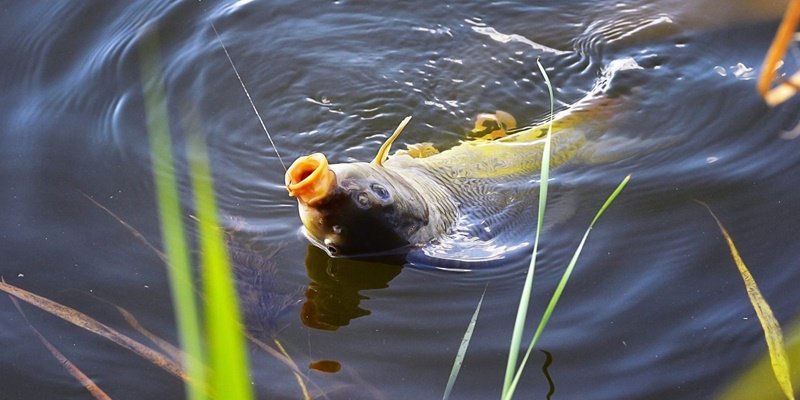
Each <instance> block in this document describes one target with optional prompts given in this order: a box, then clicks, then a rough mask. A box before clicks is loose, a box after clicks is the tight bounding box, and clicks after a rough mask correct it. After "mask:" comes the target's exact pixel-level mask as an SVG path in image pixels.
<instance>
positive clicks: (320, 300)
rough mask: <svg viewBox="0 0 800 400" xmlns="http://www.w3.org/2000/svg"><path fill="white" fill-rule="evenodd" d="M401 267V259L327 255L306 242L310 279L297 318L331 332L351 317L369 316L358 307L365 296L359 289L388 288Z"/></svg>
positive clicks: (313, 326)
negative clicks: (366, 258) (369, 259)
mask: <svg viewBox="0 0 800 400" xmlns="http://www.w3.org/2000/svg"><path fill="white" fill-rule="evenodd" d="M391 261H394V263H392V262H391ZM398 261H400V262H399V263H398ZM401 270H402V259H400V260H379V261H375V260H373V261H363V260H356V259H349V258H331V257H329V256H328V255H327V254H325V252H324V251H322V250H321V249H319V248H317V247H316V246H312V245H309V246H308V254H307V255H306V273H307V274H308V278H309V279H310V280H311V281H310V282H309V284H308V288H307V289H306V300H305V302H304V303H303V308H302V310H301V311H300V319H301V320H302V321H303V324H305V325H306V326H309V327H311V328H316V329H324V330H331V331H333V330H337V329H339V327H342V326H345V325H348V324H349V323H350V321H351V320H352V319H355V318H359V317H363V316H365V315H369V314H370V311H369V310H366V309H364V308H362V307H361V300H365V299H368V298H369V297H367V296H366V295H363V294H361V293H360V291H362V290H368V289H383V288H385V287H388V286H389V281H391V280H392V279H393V278H394V277H395V276H397V274H399V273H400V271H401Z"/></svg>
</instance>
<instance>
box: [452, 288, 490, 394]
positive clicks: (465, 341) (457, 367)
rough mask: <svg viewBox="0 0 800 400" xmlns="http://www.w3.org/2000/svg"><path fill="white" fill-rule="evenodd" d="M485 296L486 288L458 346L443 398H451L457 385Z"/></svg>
mask: <svg viewBox="0 0 800 400" xmlns="http://www.w3.org/2000/svg"><path fill="white" fill-rule="evenodd" d="M484 296H486V288H484V289H483V294H481V299H480V300H478V305H477V306H476V307H475V312H473V313H472V319H470V321H469V325H467V331H466V332H464V337H463V338H462V339H461V345H460V346H459V347H458V353H457V354H456V359H455V361H453V368H452V369H451V370H450V378H448V379H447V387H446V388H445V389H444V395H443V396H442V400H447V399H449V398H450V392H452V391H453V385H455V383H456V378H457V377H458V373H459V371H461V364H463V362H464V355H465V354H466V353H467V348H469V342H470V340H471V339H472V332H473V330H474V329H475V323H476V322H478V314H480V312H481V305H482V304H483V297H484Z"/></svg>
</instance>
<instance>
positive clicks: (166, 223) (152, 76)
mask: <svg viewBox="0 0 800 400" xmlns="http://www.w3.org/2000/svg"><path fill="white" fill-rule="evenodd" d="M142 36H143V40H142V42H141V47H140V56H141V68H142V82H143V86H144V103H145V111H146V119H147V131H148V134H149V140H150V152H151V157H152V163H153V175H154V180H155V186H156V199H157V203H158V215H159V221H160V224H161V232H162V236H163V240H164V249H165V253H166V255H167V259H168V263H167V271H168V274H169V280H170V290H171V294H172V301H173V304H174V306H175V311H176V320H177V325H178V335H179V340H180V343H181V347H183V349H184V350H185V351H186V353H187V357H186V360H184V362H185V364H186V371H187V373H188V374H189V377H190V380H189V382H192V383H188V382H187V383H186V391H187V396H188V398H189V399H191V400H201V399H206V398H207V397H206V393H205V391H204V390H203V388H202V382H205V367H204V361H203V360H204V359H205V354H204V351H203V346H202V335H201V328H200V316H199V312H198V306H197V299H196V297H195V294H194V289H193V284H192V282H193V279H192V269H191V264H190V262H189V258H190V257H189V250H188V245H187V241H186V237H185V234H184V231H183V221H182V220H181V215H182V213H181V207H180V200H179V199H180V198H179V195H178V190H177V187H178V186H177V181H176V178H175V170H174V167H173V161H172V142H171V138H170V132H169V126H168V125H169V120H168V117H167V107H166V94H165V93H164V87H163V79H162V75H161V71H160V65H161V64H160V60H159V45H158V40H157V38H156V36H155V33H152V32H143V34H142Z"/></svg>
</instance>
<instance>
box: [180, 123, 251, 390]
mask: <svg viewBox="0 0 800 400" xmlns="http://www.w3.org/2000/svg"><path fill="white" fill-rule="evenodd" d="M189 145H190V150H191V151H190V153H191V155H190V157H189V171H190V174H189V175H190V176H191V178H192V189H193V191H194V194H195V196H194V199H195V207H196V209H197V219H198V226H199V231H200V248H201V259H202V266H203V289H204V293H205V295H206V303H205V310H206V332H207V334H208V347H209V361H210V367H211V377H210V378H211V383H212V388H214V391H215V392H216V393H219V394H221V395H224V397H225V398H226V399H236V400H239V399H243V400H244V399H252V398H253V389H252V387H251V385H250V374H249V367H248V360H247V352H246V348H245V340H244V328H243V325H242V322H241V317H240V312H239V304H238V300H237V297H236V289H235V286H234V282H233V278H232V277H233V273H232V269H231V265H230V261H229V260H230V258H229V257H228V251H227V247H226V245H225V239H224V237H223V232H222V230H221V229H220V228H219V224H218V223H217V206H216V201H215V199H214V187H213V183H212V178H211V171H210V168H209V161H208V155H207V151H206V147H205V143H204V142H203V139H202V138H200V137H197V136H195V137H194V138H192V139H190V144H189Z"/></svg>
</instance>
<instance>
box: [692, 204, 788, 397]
mask: <svg viewBox="0 0 800 400" xmlns="http://www.w3.org/2000/svg"><path fill="white" fill-rule="evenodd" d="M698 203H700V204H701V205H703V206H704V207H705V208H706V210H708V212H709V213H710V214H711V216H712V217H713V218H714V221H716V222H717V226H718V227H719V230H720V231H721V232H722V236H723V237H725V242H727V244H728V249H729V250H730V252H731V257H732V258H733V262H734V264H736V268H737V269H738V270H739V274H740V275H741V276H742V281H744V286H745V289H746V290H747V296H748V297H749V298H750V303H752V304H753V309H754V310H755V311H756V316H757V317H758V321H759V322H760V323H761V328H762V329H763V330H764V338H765V339H766V341H767V350H768V351H769V357H770V360H771V362H772V371H773V373H774V374H775V379H777V380H778V385H779V386H780V387H781V390H782V391H783V394H784V395H786V398H787V399H790V400H794V389H793V388H792V378H791V376H792V375H791V373H790V372H789V361H788V357H787V355H786V348H785V346H784V341H783V331H782V330H781V326H780V324H779V323H778V320H777V319H776V318H775V315H774V314H773V313H772V308H770V306H769V304H768V303H767V301H766V300H765V299H764V296H762V295H761V291H760V290H759V289H758V285H757V284H756V281H755V279H754V278H753V275H751V274H750V270H749V269H748V268H747V265H745V263H744V261H743V260H742V257H741V255H739V250H737V249H736V245H735V244H734V243H733V239H732V238H731V236H730V234H728V230H727V229H725V226H723V225H722V222H720V220H719V218H717V216H716V214H714V212H713V211H711V207H709V206H708V205H707V204H705V203H703V202H699V201H698Z"/></svg>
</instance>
